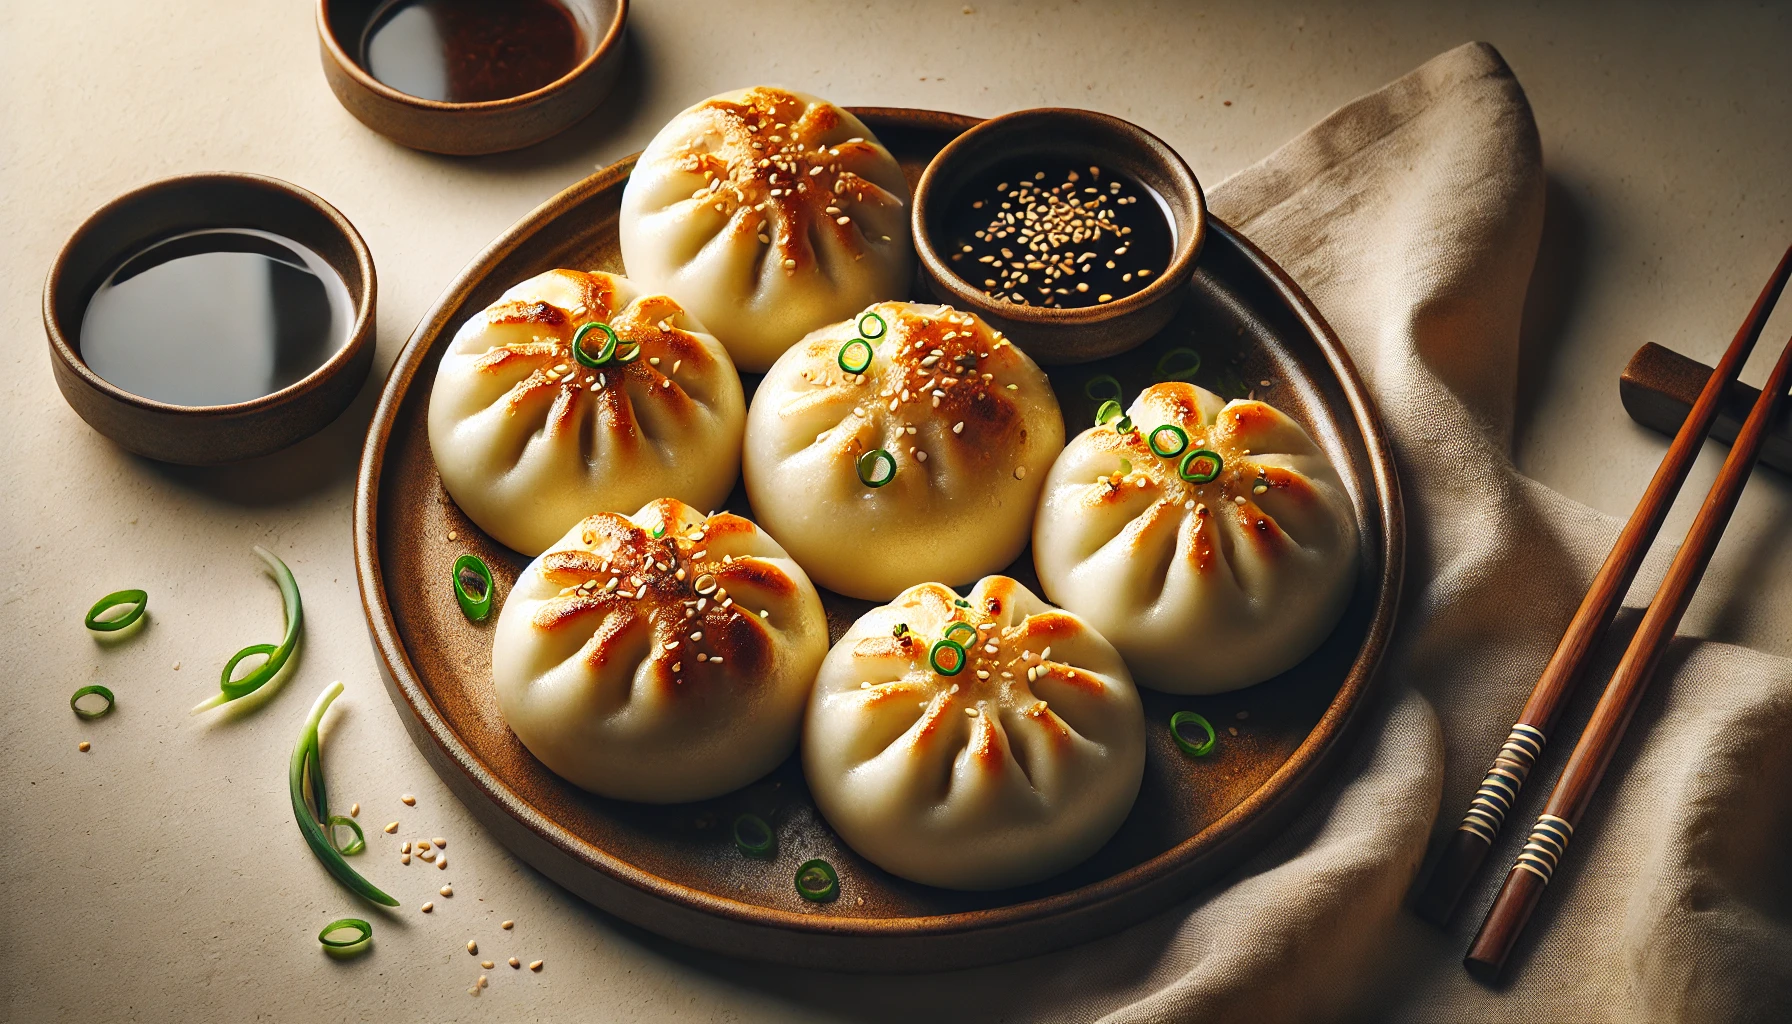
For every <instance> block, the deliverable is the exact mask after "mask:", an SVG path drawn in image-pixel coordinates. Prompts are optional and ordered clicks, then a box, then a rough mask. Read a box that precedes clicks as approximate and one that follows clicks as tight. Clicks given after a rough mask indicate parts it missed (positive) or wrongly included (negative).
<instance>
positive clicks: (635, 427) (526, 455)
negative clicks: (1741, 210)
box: [429, 270, 746, 555]
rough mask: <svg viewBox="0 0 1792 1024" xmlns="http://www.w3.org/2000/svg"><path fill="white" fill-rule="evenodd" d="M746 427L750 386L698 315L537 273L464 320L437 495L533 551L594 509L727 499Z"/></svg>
mask: <svg viewBox="0 0 1792 1024" xmlns="http://www.w3.org/2000/svg"><path fill="white" fill-rule="evenodd" d="M575 338H576V339H577V340H578V342H579V344H578V349H577V351H575V350H574V345H573V342H574V340H575ZM745 422H746V400H745V399H744V397H743V396H742V394H741V386H740V375H739V374H738V373H736V372H735V369H734V364H733V363H732V362H731V361H730V360H729V358H728V352H727V350H725V349H724V348H723V347H722V344H721V343H720V342H719V341H717V340H716V339H715V338H714V337H712V336H711V335H710V334H708V333H707V332H706V331H705V330H704V328H703V325H702V324H700V323H699V322H698V321H697V318H696V317H694V316H692V315H691V314H690V313H688V312H686V311H685V309H684V308H683V307H682V306H680V305H679V304H678V303H677V302H675V301H673V300H672V299H670V298H667V297H666V296H664V295H655V294H651V293H644V292H643V291H642V290H641V289H640V288H639V287H637V286H636V285H634V284H633V283H631V282H630V281H629V280H628V279H627V278H623V277H618V276H616V275H614V274H601V273H593V274H587V273H583V272H581V271H577V270H550V271H548V272H547V273H545V274H541V275H539V276H537V277H532V278H530V279H529V280H527V281H524V282H523V283H522V284H519V285H517V286H516V287H514V288H512V289H510V290H509V291H507V292H505V293H504V294H503V296H501V297H500V298H499V299H498V301H497V302H495V303H493V304H492V305H491V306H489V307H487V308H486V310H485V311H484V312H482V313H480V314H479V315H478V316H476V317H474V318H472V319H471V320H469V321H467V323H466V324H465V325H463V326H462V327H461V329H460V332H459V333H458V334H456V335H455V336H454V341H453V342H451V343H450V344H449V346H448V351H447V352H446V353H445V354H444V355H443V356H442V363H441V366H440V368H439V369H438V370H437V372H436V380H435V385H434V388H433V390H432V391H431V393H430V399H429V443H430V447H431V449H433V451H434V453H435V459H436V466H437V469H438V470H439V471H440V472H441V474H442V484H443V486H445V487H446V488H447V489H448V493H449V494H450V495H452V496H453V498H454V500H455V503H456V504H458V505H459V506H460V508H461V510H462V511H464V512H465V513H466V514H467V515H468V516H469V517H470V518H471V519H472V520H473V521H474V522H475V523H478V524H479V526H480V528H481V529H483V530H485V532H487V533H489V534H491V535H492V536H493V537H495V538H497V539H498V540H499V541H500V542H502V543H504V544H505V545H507V546H509V547H511V548H514V549H516V550H517V551H521V552H522V553H524V554H526V555H533V554H535V553H537V552H539V551H541V550H543V549H544V548H546V547H547V546H548V545H549V544H551V543H553V541H554V540H555V538H557V537H559V536H560V535H561V534H563V533H565V532H566V530H567V528H568V527H570V526H572V525H573V524H574V523H576V522H578V521H579V519H580V518H582V517H584V516H586V515H588V514H590V513H591V512H594V511H600V510H601V511H609V512H627V511H630V510H632V509H636V508H639V507H641V505H642V504H644V503H645V502H647V501H649V500H651V499H653V498H657V497H662V496H666V495H670V496H672V497H675V498H678V499H680V500H681V501H687V502H690V503H692V504H694V505H697V506H700V507H703V508H714V507H716V506H718V505H720V504H722V502H723V500H724V499H726V497H727V496H728V492H729V491H730V490H731V489H733V487H734V480H735V477H736V475H737V473H738V471H739V468H740V443H741V436H742V432H743V430H744V428H745Z"/></svg>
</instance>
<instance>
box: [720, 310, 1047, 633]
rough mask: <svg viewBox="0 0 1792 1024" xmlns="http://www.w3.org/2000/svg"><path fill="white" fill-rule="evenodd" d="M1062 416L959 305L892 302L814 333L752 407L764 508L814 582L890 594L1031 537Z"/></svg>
mask: <svg viewBox="0 0 1792 1024" xmlns="http://www.w3.org/2000/svg"><path fill="white" fill-rule="evenodd" d="M1063 446H1064V419H1063V416H1062V415H1061V414H1060V413H1059V411H1058V399H1057V396H1056V395H1054V394H1053V393H1052V388H1051V383H1050V382H1049V381H1048V380H1047V379H1046V376H1045V373H1044V371H1042V370H1040V368H1039V366H1038V365H1037V364H1036V363H1034V362H1033V360H1032V359H1031V358H1030V357H1029V356H1028V355H1027V354H1026V353H1025V352H1022V351H1021V350H1020V349H1018V348H1015V347H1014V345H1013V344H1011V343H1010V342H1008V341H1007V340H1006V339H1004V338H1002V337H1001V335H999V334H997V333H995V332H994V331H992V330H991V329H990V328H989V326H988V325H987V324H985V323H984V322H983V321H982V320H980V319H978V318H977V317H975V316H973V315H972V314H969V313H960V312H958V311H957V310H954V309H952V308H951V307H949V306H931V305H921V304H917V303H909V302H881V303H878V304H876V305H873V306H871V307H869V308H868V309H865V310H864V311H863V312H861V313H860V314H859V315H858V316H856V317H853V318H852V319H849V320H846V321H843V322H841V323H838V324H834V325H833V326H830V327H826V328H823V329H821V330H819V331H816V332H815V333H813V334H811V335H809V336H808V337H806V338H804V339H803V340H802V341H800V342H798V343H797V344H796V345H794V346H792V347H791V349H790V350H789V351H788V352H786V353H784V355H783V356H782V357H780V358H779V360H778V362H777V363H776V364H775V365H773V366H772V368H771V370H770V371H769V372H768V373H767V374H766V375H765V379H764V381H762V382H761V383H760V385H759V390H758V391H757V392H756V393H755V394H754V396H753V406H752V408H751V409H749V410H748V412H747V437H746V451H745V458H744V470H745V477H746V484H747V496H748V498H749V500H750V501H751V502H752V505H753V513H754V515H755V517H756V518H757V519H758V520H759V521H760V522H761V523H763V524H765V527H766V528H767V529H768V530H770V531H772V533H774V534H775V535H777V536H778V537H780V538H782V539H783V540H784V542H785V544H786V545H788V546H789V548H790V552H791V554H793V555H794V556H796V560H797V561H798V562H800V563H802V566H803V568H805V569H807V570H808V571H809V575H810V576H811V577H813V578H814V579H815V581H816V582H817V583H819V584H821V585H822V586H824V587H827V588H828V589H830V590H834V591H837V592H839V593H842V594H846V595H848V596H850V597H860V598H866V599H868V600H887V599H889V598H891V597H894V596H895V595H896V594H898V593H900V592H901V591H902V590H903V589H905V588H907V587H911V586H913V585H915V584H917V583H921V582H924V581H929V580H942V581H945V582H947V583H954V584H957V583H967V582H969V581H971V580H975V579H977V578H978V577H980V576H983V575H985V574H987V573H991V572H996V571H999V570H1001V569H1002V568H1004V567H1006V566H1007V565H1008V564H1009V563H1010V562H1012V561H1014V559H1015V558H1016V557H1017V556H1019V554H1020V552H1021V549H1023V548H1024V547H1025V546H1026V543H1027V531H1028V528H1029V525H1030V524H1031V523H1032V520H1033V510H1034V507H1035V505H1036V502H1037V499H1038V496H1039V487H1040V481H1041V480H1042V479H1043V476H1044V473H1045V470H1046V468H1047V467H1049V466H1050V465H1051V463H1052V460H1053V459H1054V458H1056V457H1057V454H1058V452H1059V450H1060V449H1062V448H1063Z"/></svg>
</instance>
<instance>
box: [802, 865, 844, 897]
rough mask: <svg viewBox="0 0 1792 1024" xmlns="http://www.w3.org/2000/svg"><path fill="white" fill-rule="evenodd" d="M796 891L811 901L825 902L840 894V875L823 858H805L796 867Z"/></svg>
mask: <svg viewBox="0 0 1792 1024" xmlns="http://www.w3.org/2000/svg"><path fill="white" fill-rule="evenodd" d="M796 891H797V894H798V895H800V896H801V897H802V898H803V899H806V900H808V901H809V902H811V903H826V902H827V901H829V900H831V899H833V898H834V897H836V896H838V895H840V875H839V873H838V872H836V871H835V870H834V865H832V864H829V863H828V862H827V861H825V860H806V861H804V862H803V866H802V867H800V868H797V869H796Z"/></svg>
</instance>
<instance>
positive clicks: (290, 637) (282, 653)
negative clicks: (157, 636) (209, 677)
mask: <svg viewBox="0 0 1792 1024" xmlns="http://www.w3.org/2000/svg"><path fill="white" fill-rule="evenodd" d="M255 553H256V554H257V555H260V556H261V560H262V561H264V562H266V563H268V568H269V569H270V570H272V572H273V573H274V580H275V582H277V583H279V584H280V600H281V603H282V604H284V605H285V607H286V636H284V637H283V638H281V640H280V644H279V646H275V645H273V644H251V645H249V646H248V647H245V648H243V649H242V650H240V651H238V652H236V654H235V655H233V656H232V657H231V659H230V660H229V661H227V662H225V663H224V671H223V673H222V674H221V675H220V676H219V677H218V692H217V693H216V694H214V695H213V696H212V697H210V698H209V699H207V700H205V701H202V702H200V703H199V705H198V706H196V707H195V708H193V713H194V714H198V713H200V712H201V711H209V710H211V709H212V708H215V707H217V706H218V705H220V704H224V703H227V702H229V701H233V700H236V699H237V698H239V697H247V696H248V695H249V694H251V693H254V692H255V691H256V690H259V689H261V688H262V687H263V686H264V685H266V684H267V681H268V680H270V679H272V678H274V677H275V676H277V675H279V674H280V670H281V669H282V668H284V667H286V661H287V659H288V658H291V657H292V652H293V651H295V650H297V649H298V646H299V624H300V623H301V622H303V621H304V619H305V610H304V608H303V606H302V605H301V604H300V603H299V581H298V580H296V579H293V575H292V570H291V569H288V568H287V567H286V563H285V562H282V561H281V560H280V559H279V558H278V557H276V556H275V555H274V553H273V552H272V551H269V550H268V549H267V548H264V547H262V546H261V545H259V544H257V545H255ZM257 654H265V655H267V660H266V661H264V662H262V663H261V664H260V665H258V666H256V667H255V670H254V671H252V672H250V673H249V674H248V675H246V676H244V677H243V678H241V679H232V678H230V676H231V673H233V672H235V671H236V667H237V664H238V663H240V662H241V661H242V660H243V659H245V658H249V657H252V656H254V655H257Z"/></svg>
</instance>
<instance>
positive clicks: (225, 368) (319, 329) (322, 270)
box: [81, 228, 355, 406]
mask: <svg viewBox="0 0 1792 1024" xmlns="http://www.w3.org/2000/svg"><path fill="white" fill-rule="evenodd" d="M354 315H355V313H354V303H353V302H352V301H351V300H350V298H349V294H348V288H347V287H346V286H345V285H344V284H343V283H342V278H340V277H338V276H337V274H336V272H335V271H334V270H333V269H331V267H330V265H329V264H327V263H325V262H324V261H323V258H322V257H320V256H318V255H317V253H315V252H312V251H311V250H310V249H307V248H306V247H304V246H302V245H300V244H299V243H297V242H294V241H292V240H291V239H289V238H283V237H281V236H279V235H275V234H270V233H269V232H266V231H256V230H253V229H249V228H223V229H214V230H207V231H193V232H189V233H187V234H183V235H176V236H174V237H173V238H169V239H165V240H163V241H160V242H157V243H156V244H154V245H152V246H150V247H149V248H147V249H144V250H143V251H142V252H139V253H137V254H136V255H134V256H132V257H130V258H129V259H127V260H126V261H125V262H124V264H123V265H122V266H120V267H119V268H118V269H117V270H115V271H113V272H112V274H111V276H109V277H107V278H106V280H105V281H104V282H102V283H101V284H100V287H99V290H98V291H96V292H95V293H94V295H93V298H92V299H91V300H89V302H88V303H87V312H86V314H85V315H84V316H83V317H82V319H81V359H82V360H83V361H84V362H86V363H87V365H88V367H89V368H91V369H92V370H93V372H94V373H97V374H99V375H100V377H101V378H103V379H104V380H105V381H106V382H107V383H110V384H112V385H114V386H116V387H118V388H121V389H123V390H125V391H129V392H130V393H131V394H133V395H140V396H142V397H144V398H149V399H153V400H155V401H158V402H166V403H168V404H170V405H187V406H197V405H230V404H233V403H236V402H246V401H249V400H250V399H254V398H260V397H261V396H263V395H270V394H273V393H274V392H276V391H279V390H280V389H282V388H285V387H288V386H290V385H292V384H295V383H297V382H298V381H300V380H303V379H304V378H305V377H307V376H309V375H310V374H311V372H312V371H313V370H316V369H317V368H318V367H320V366H322V365H323V364H324V363H325V362H327V361H329V359H330V357H331V356H333V355H335V354H336V353H337V352H338V351H339V350H340V349H341V348H342V346H343V345H345V344H346V343H347V342H348V335H349V329H350V325H351V324H352V323H353V322H354Z"/></svg>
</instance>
